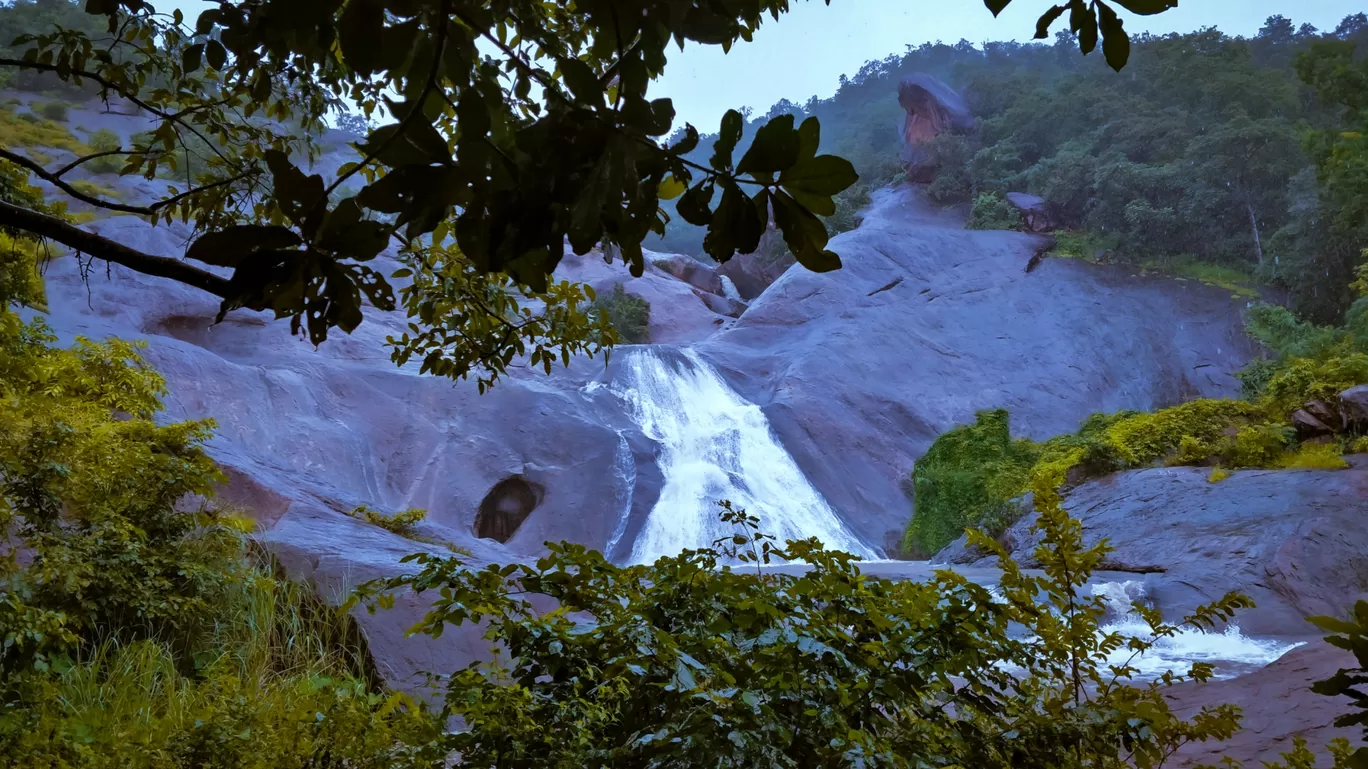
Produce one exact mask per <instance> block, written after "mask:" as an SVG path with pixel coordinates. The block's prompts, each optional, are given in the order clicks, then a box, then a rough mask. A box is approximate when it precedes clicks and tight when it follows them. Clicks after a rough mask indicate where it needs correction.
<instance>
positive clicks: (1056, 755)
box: [362, 486, 1249, 769]
mask: <svg viewBox="0 0 1368 769" xmlns="http://www.w3.org/2000/svg"><path fill="white" fill-rule="evenodd" d="M1035 491H1036V498H1037V500H1038V504H1039V505H1040V507H1039V509H1040V526H1041V528H1042V530H1043V532H1044V541H1045V542H1046V545H1045V546H1044V547H1042V548H1041V549H1040V550H1039V551H1038V554H1039V557H1040V558H1041V560H1042V563H1043V566H1044V572H1045V573H1046V574H1049V575H1052V576H1051V577H1049V578H1036V577H1030V576H1027V575H1026V574H1024V573H1023V572H1022V571H1021V570H1020V569H1018V568H1017V567H1016V565H1015V564H1014V563H1013V562H1012V561H1010V560H1009V559H1007V558H1006V557H1005V556H1003V557H1002V561H1001V562H1002V566H1003V569H1004V571H1003V575H1002V578H1001V581H1000V587H999V589H1000V593H998V594H996V595H995V594H994V593H993V592H990V591H989V590H988V589H987V588H985V587H983V586H980V585H977V584H974V583H972V582H969V581H967V580H965V579H964V578H963V577H961V576H958V575H956V574H954V573H951V572H940V573H938V574H937V575H936V576H935V577H934V578H933V579H932V580H931V581H928V582H925V583H916V582H896V581H886V580H880V579H869V578H868V577H866V576H865V575H862V574H861V573H860V570H859V568H858V567H857V564H856V562H855V561H854V559H853V558H852V556H850V555H848V554H844V553H837V552H831V551H827V550H825V549H823V548H822V546H821V544H820V543H819V542H817V541H816V540H807V541H801V542H789V543H786V544H783V545H780V544H778V543H776V542H774V541H773V540H771V539H769V538H768V537H765V536H763V535H762V534H760V533H759V532H758V531H757V530H756V528H755V526H756V519H754V518H751V517H749V516H747V515H745V513H744V512H743V511H737V510H732V509H731V507H730V506H729V505H726V504H725V503H724V505H723V510H724V512H723V519H724V521H727V522H730V523H732V524H734V525H735V526H736V529H735V534H734V535H733V536H731V537H727V538H725V539H723V540H719V541H718V543H715V544H714V546H713V547H712V548H704V549H701V550H696V551H687V552H685V553H683V554H681V555H679V556H677V557H673V558H662V559H660V560H658V561H656V562H655V563H654V564H652V565H649V566H630V567H622V566H616V565H614V564H612V563H609V562H607V561H606V560H604V558H603V556H602V555H601V554H599V553H597V552H594V551H590V550H587V549H586V548H584V547H582V546H580V545H574V544H569V543H560V544H551V543H548V553H547V554H546V555H545V556H543V557H542V558H541V559H540V560H538V561H537V562H536V563H535V564H533V563H520V564H512V565H509V566H506V567H502V568H498V567H490V568H489V569H482V570H478V571H476V570H471V569H466V568H464V567H463V566H462V565H461V564H460V562H459V560H457V559H441V558H434V557H431V556H417V557H414V558H413V561H414V563H415V564H416V565H417V566H418V567H419V569H420V571H419V572H418V573H417V574H414V575H410V576H405V577H400V578H396V579H392V580H385V581H382V582H377V583H372V584H369V585H366V586H364V587H363V588H362V594H363V596H364V597H366V598H367V599H368V603H369V604H370V605H371V606H386V605H389V604H390V603H391V602H392V601H393V600H394V599H395V596H394V592H395V591H410V590H411V591H415V592H418V593H421V594H423V595H424V596H426V595H428V594H439V595H440V596H441V597H440V598H438V599H437V602H436V604H435V605H434V608H433V610H432V611H431V612H430V613H429V614H428V615H427V617H426V618H425V619H424V620H423V621H422V622H421V623H420V624H419V625H418V627H417V628H416V631H418V632H423V633H430V634H433V635H436V634H439V633H442V632H443V631H444V630H448V629H449V628H450V626H453V625H454V626H463V625H478V626H481V627H484V628H486V630H485V637H486V638H487V639H489V641H490V642H491V643H492V644H497V645H498V646H499V647H500V648H502V649H504V650H505V654H504V657H503V658H502V659H501V660H500V661H498V662H497V663H494V664H490V665H486V666H472V667H470V668H467V669H465V670H461V671H459V672H457V673H456V674H455V675H453V676H452V677H451V678H449V679H448V680H447V683H446V696H445V702H446V707H447V711H448V712H449V713H450V715H452V716H453V717H458V718H460V719H461V721H462V723H463V724H464V725H465V728H463V729H459V730H455V731H451V732H447V733H445V734H443V735H442V736H441V737H440V741H439V743H438V744H439V745H440V746H441V748H442V750H441V752H443V753H451V754H459V755H460V756H461V760H462V761H463V762H464V763H465V764H468V765H470V766H495V765H509V766H528V767H532V766H586V767H600V766H678V767H684V766H715V767H735V768H737V769H740V768H742V767H746V768H749V767H761V766H763V767H799V766H832V767H840V766H909V767H910V766H972V767H976V768H977V769H1006V768H1007V767H1013V768H1014V769H1045V767H1050V769H1075V768H1081V767H1085V766H1086V767H1109V768H1113V769H1121V767H1126V766H1135V767H1155V766H1158V765H1160V764H1161V763H1162V760H1163V758H1164V757H1166V756H1167V755H1168V754H1169V753H1170V752H1171V751H1172V750H1174V749H1176V748H1177V747H1178V746H1180V745H1182V744H1183V743H1186V742H1188V741H1191V740H1204V739H1222V738H1225V737H1228V736H1229V735H1230V734H1231V733H1232V732H1233V731H1234V729H1235V728H1236V724H1237V722H1238V711H1237V710H1236V709H1234V708H1233V707H1231V706H1218V707H1215V708H1212V709H1210V710H1205V711H1204V712H1202V713H1200V714H1198V715H1195V716H1194V717H1193V719H1192V720H1191V721H1183V720H1181V719H1179V718H1178V717H1177V716H1175V715H1174V713H1173V712H1172V711H1171V710H1170V708H1169V704H1168V702H1167V700H1166V699H1165V697H1164V688H1165V686H1167V685H1168V684H1170V683H1172V682H1174V681H1176V680H1180V679H1182V678H1184V677H1186V676H1184V675H1183V671H1177V673H1178V676H1177V678H1174V679H1169V678H1167V677H1166V678H1165V679H1163V680H1161V681H1156V682H1155V683H1154V684H1153V685H1147V684H1143V683H1142V684H1139V685H1135V684H1134V682H1132V680H1131V679H1132V677H1133V676H1134V675H1135V669H1134V668H1133V667H1131V666H1130V664H1129V663H1128V662H1126V661H1125V660H1124V655H1122V656H1123V659H1122V660H1121V661H1119V662H1117V667H1116V668H1111V667H1109V666H1108V659H1109V657H1111V656H1112V653H1113V652H1115V651H1117V650H1119V649H1126V648H1129V649H1131V650H1143V649H1146V648H1149V646H1150V645H1151V644H1152V642H1153V640H1154V639H1155V638H1160V637H1166V636H1169V635H1172V634H1174V633H1175V632H1177V628H1176V627H1174V626H1166V625H1164V624H1163V623H1162V622H1161V621H1160V620H1159V618H1158V616H1157V614H1156V613H1155V612H1153V611H1150V610H1143V609H1142V610H1143V611H1145V614H1144V616H1145V617H1146V618H1147V619H1148V620H1149V621H1150V622H1151V623H1152V628H1151V630H1150V632H1148V633H1144V634H1142V636H1141V637H1138V638H1135V639H1134V640H1131V639H1127V638H1125V637H1123V636H1121V635H1119V634H1115V633H1105V632H1102V631H1101V628H1100V626H1101V623H1102V621H1103V617H1104V615H1105V612H1106V608H1105V606H1104V604H1103V602H1102V599H1101V598H1100V597H1098V596H1096V595H1089V594H1087V590H1086V587H1085V585H1086V583H1087V580H1088V579H1089V575H1090V573H1091V572H1092V571H1093V570H1094V569H1096V568H1097V565H1098V563H1099V562H1100V561H1101V559H1102V558H1103V557H1104V555H1105V554H1106V552H1107V547H1106V545H1105V544H1101V545H1097V546H1094V547H1092V548H1088V549H1084V548H1083V547H1082V529H1081V527H1080V526H1079V525H1078V523H1077V522H1076V521H1072V520H1070V519H1069V518H1068V516H1067V515H1065V514H1064V513H1063V512H1062V511H1061V510H1060V508H1059V505H1058V496H1057V495H1053V494H1052V493H1051V492H1050V490H1049V489H1048V488H1047V487H1046V486H1040V487H1038V488H1037V489H1036V490H1035ZM975 541H976V544H977V545H978V546H981V547H984V548H986V549H988V550H989V551H990V552H996V553H999V554H1001V549H1000V548H999V547H998V546H997V544H996V543H994V542H992V541H991V540H989V539H987V538H986V537H982V536H979V537H977V538H976V540H975ZM786 559H801V560H803V561H806V562H807V563H808V564H809V568H808V569H807V570H806V571H803V572H800V573H798V574H783V573H775V572H771V573H765V572H763V571H760V570H757V569H753V568H741V567H746V566H748V565H749V564H751V563H755V562H758V561H761V560H763V561H770V560H780V561H782V560H786ZM728 563H738V564H739V566H738V568H724V566H725V565H726V564H728ZM530 596H536V597H538V599H540V600H538V601H529V600H528V598H529V597H530ZM420 600H427V599H426V598H423V599H420ZM541 600H544V601H545V602H547V603H551V604H554V605H557V606H559V607H560V608H559V610H557V611H554V612H547V613H541V612H538V610H537V609H536V608H534V606H533V603H540V602H541ZM1248 605H1249V604H1248V601H1247V600H1245V599H1243V598H1241V597H1239V596H1234V595H1231V596H1226V597H1225V598H1223V599H1222V600H1221V601H1218V602H1217V603H1216V604H1213V605H1212V606H1209V607H1204V608H1203V609H1201V610H1199V611H1198V612H1197V615H1198V616H1197V617H1195V618H1194V620H1193V626H1195V627H1203V628H1209V627H1211V626H1212V624H1213V623H1214V622H1215V621H1217V620H1218V619H1222V618H1228V617H1229V616H1231V614H1232V613H1233V612H1234V611H1235V610H1236V609H1237V608H1239V607H1243V606H1248ZM1018 631H1020V632H1018ZM1128 644H1133V645H1129V647H1128ZM1187 672H1188V674H1189V675H1190V676H1191V677H1192V678H1195V679H1198V680H1202V679H1206V678H1208V677H1209V676H1210V673H1211V667H1210V666H1209V665H1207V664H1205V663H1198V664H1196V665H1194V666H1193V667H1192V669H1191V670H1190V671H1187ZM1122 746H1124V747H1122Z"/></svg>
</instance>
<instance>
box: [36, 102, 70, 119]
mask: <svg viewBox="0 0 1368 769" xmlns="http://www.w3.org/2000/svg"><path fill="white" fill-rule="evenodd" d="M37 112H38V114H39V115H42V116H43V117H44V118H47V119H48V120H52V121H55V122H58V123H65V122H66V121H67V117H68V114H67V113H68V110H67V105H66V104H64V103H62V102H60V101H50V102H48V103H46V104H44V105H42V106H41V107H39V108H38V110H37Z"/></svg>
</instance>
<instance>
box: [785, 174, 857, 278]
mask: <svg viewBox="0 0 1368 769" xmlns="http://www.w3.org/2000/svg"><path fill="white" fill-rule="evenodd" d="M772 197H773V201H774V223H775V226H777V227H778V228H779V229H780V231H781V232H783V235H784V242H785V243H787V244H788V247H789V250H790V251H792V252H793V256H794V258H795V259H797V260H798V263H799V264H801V265H803V266H804V267H806V268H808V269H809V270H812V271H813V272H829V271H831V270H835V269H839V268H840V266H841V258H840V257H839V256H837V255H836V253H835V252H833V251H828V250H826V244H827V240H828V235H827V231H826V225H824V224H822V220H821V219H818V218H817V217H816V216H815V215H814V214H813V213H812V212H811V211H808V210H806V209H805V208H803V207H802V206H800V205H799V204H798V202H797V201H795V200H794V199H793V198H792V197H790V196H789V195H788V193H785V192H782V191H781V192H776V193H774V195H773V196H772Z"/></svg>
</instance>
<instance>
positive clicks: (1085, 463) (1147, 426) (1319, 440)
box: [903, 271, 1368, 555]
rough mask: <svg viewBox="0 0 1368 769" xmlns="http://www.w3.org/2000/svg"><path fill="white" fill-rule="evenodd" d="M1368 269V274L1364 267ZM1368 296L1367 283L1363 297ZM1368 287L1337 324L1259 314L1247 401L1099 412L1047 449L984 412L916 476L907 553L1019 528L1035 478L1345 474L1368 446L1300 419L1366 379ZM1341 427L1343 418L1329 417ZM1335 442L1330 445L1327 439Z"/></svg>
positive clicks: (950, 435)
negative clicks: (1177, 469)
mask: <svg viewBox="0 0 1368 769" xmlns="http://www.w3.org/2000/svg"><path fill="white" fill-rule="evenodd" d="M1365 272H1368V271H1365ZM1364 289H1368V284H1365V285H1363V286H1362V287H1360V288H1359V289H1357V290H1359V291H1364ZM1365 308H1368V291H1364V295H1363V296H1361V297H1360V298H1359V299H1358V300H1356V301H1355V303H1354V304H1353V305H1352V306H1351V307H1350V309H1349V311H1348V312H1347V313H1346V314H1345V323H1344V325H1342V326H1340V327H1328V326H1318V325H1316V324H1313V323H1308V322H1306V321H1302V320H1299V319H1298V318H1297V317H1296V316H1294V315H1293V314H1292V313H1291V312H1289V311H1288V310H1287V309H1286V308H1283V307H1277V306H1273V305H1262V304H1261V305H1255V306H1253V307H1251V308H1250V310H1249V314H1248V319H1247V328H1248V331H1249V333H1250V335H1251V336H1252V337H1253V338H1254V339H1256V340H1257V341H1259V342H1260V343H1261V344H1262V345H1263V346H1264V348H1265V349H1266V350H1267V351H1268V352H1269V353H1271V357H1269V358H1265V359H1261V360H1257V361H1255V362H1254V363H1252V364H1250V366H1249V367H1248V368H1247V369H1246V370H1245V371H1244V372H1242V374H1241V378H1242V381H1243V385H1244V388H1243V389H1244V395H1245V398H1244V399H1242V400H1195V401H1190V402H1187V403H1182V404H1179V405H1177V406H1173V407H1170V408H1165V409H1160V410H1158V411H1155V412H1153V413H1137V412H1120V413H1117V414H1097V415H1094V416H1092V417H1090V418H1089V419H1088V420H1087V421H1085V422H1084V424H1083V426H1082V428H1081V429H1080V430H1079V431H1078V432H1077V433H1075V434H1073V435H1063V436H1058V437H1055V438H1051V439H1050V440H1048V441H1044V442H1040V443H1038V442H1035V441H1031V440H1029V439H1013V438H1012V437H1011V434H1010V430H1009V429H1008V415H1007V412H1006V411H1004V410H995V411H984V412H979V414H978V415H977V416H976V420H975V423H974V424H972V425H961V426H959V427H955V428H953V429H951V430H949V431H947V432H945V433H944V434H942V435H941V436H940V437H939V438H937V439H936V441H935V443H933V444H932V445H931V448H930V449H928V450H927V453H926V454H925V455H923V456H922V458H921V459H919V460H918V461H917V463H916V466H915V467H914V468H913V471H912V490H913V503H914V513H913V517H912V521H911V523H909V524H908V528H907V531H906V533H905V535H904V538H903V549H904V551H906V552H908V553H912V554H922V555H930V554H934V553H935V552H936V551H938V550H940V549H941V548H943V547H945V546H946V545H948V544H950V542H952V541H954V540H955V539H956V538H957V537H959V536H960V535H961V534H962V533H963V532H964V529H965V528H970V527H981V528H984V529H986V530H987V531H988V532H989V533H990V534H993V535H996V534H999V533H1000V532H1002V531H1003V530H1004V529H1006V527H1008V526H1010V525H1011V524H1012V523H1013V522H1014V521H1015V517H1014V516H1015V515H1016V514H1017V513H1018V512H1019V508H1018V506H1016V505H1014V504H1013V503H1012V500H1014V499H1016V498H1017V497H1019V496H1021V495H1022V494H1024V493H1026V491H1028V490H1029V488H1030V487H1031V484H1032V483H1033V480H1032V479H1034V478H1039V477H1042V476H1047V475H1054V474H1059V473H1067V474H1068V475H1067V476H1066V477H1068V479H1069V481H1070V483H1077V482H1078V481H1081V480H1083V479H1085V478H1089V477H1094V476H1096V475H1099V474H1103V473H1109V472H1115V471H1118V470H1129V469H1135V468H1141V467H1149V466H1152V465H1154V464H1166V465H1199V466H1211V467H1213V468H1215V469H1214V470H1213V474H1212V477H1213V478H1218V477H1223V476H1220V473H1221V472H1223V471H1224V470H1227V469H1230V468H1241V467H1269V468H1340V467H1344V466H1345V463H1344V460H1343V458H1342V456H1341V455H1342V454H1343V453H1344V452H1345V451H1349V452H1355V451H1360V450H1362V448H1363V438H1362V437H1360V436H1357V435H1354V434H1352V433H1349V432H1344V433H1341V434H1339V435H1336V436H1312V437H1311V438H1313V439H1309V440H1301V439H1299V437H1298V435H1297V430H1296V427H1295V426H1294V424H1293V421H1292V415H1293V413H1294V412H1295V411H1297V410H1298V409H1301V408H1303V406H1305V405H1306V404H1308V403H1320V404H1326V408H1327V409H1331V410H1333V407H1332V406H1331V405H1330V404H1334V403H1336V402H1337V401H1338V399H1339V395H1340V393H1342V392H1344V391H1345V390H1347V389H1349V388H1351V387H1353V386H1355V385H1360V384H1364V383H1368V334H1363V333H1362V331H1361V330H1360V329H1361V326H1359V325H1358V324H1359V323H1360V322H1361V319H1362V318H1363V316H1364V314H1365ZM1330 421H1331V422H1333V423H1334V427H1335V428H1338V427H1339V426H1340V421H1341V420H1339V419H1338V418H1335V419H1331V420H1330ZM1327 438H1329V439H1330V442H1329V443H1326V442H1324V441H1325V440H1326V439H1327Z"/></svg>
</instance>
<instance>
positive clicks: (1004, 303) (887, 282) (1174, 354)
mask: <svg viewBox="0 0 1368 769" xmlns="http://www.w3.org/2000/svg"><path fill="white" fill-rule="evenodd" d="M962 225H963V222H962V220H961V219H959V218H958V217H957V216H955V215H953V214H949V213H945V212H941V211H939V210H936V209H933V208H932V207H931V206H930V205H929V204H927V203H926V202H925V201H924V200H923V199H922V198H921V196H920V193H919V192H918V191H917V190H916V189H914V188H907V187H904V188H899V189H896V190H885V191H881V192H879V193H877V194H876V196H875V200H874V203H873V205H872V206H871V207H870V209H868V210H867V211H866V212H865V220H864V224H863V225H862V226H861V227H860V228H859V229H857V230H854V231H851V232H847V233H844V234H842V235H839V236H837V237H835V238H833V239H832V241H831V248H832V249H833V250H835V251H836V252H837V253H838V254H840V255H841V257H842V261H843V263H844V266H843V267H842V269H840V270H837V271H835V272H830V273H824V274H818V273H813V272H809V271H806V270H802V269H798V268H795V269H792V270H789V271H788V272H786V273H784V275H783V276H782V277H780V278H779V280H778V281H777V282H776V283H775V284H774V285H772V286H771V287H770V288H768V289H766V291H765V292H764V293H763V294H762V295H761V296H760V297H758V298H757V299H755V300H754V301H753V302H751V304H750V307H749V309H747V310H746V312H745V313H744V314H743V315H742V316H741V318H740V319H739V320H737V321H736V322H735V324H734V325H731V326H730V327H728V328H725V329H723V330H722V331H720V332H719V333H718V334H716V335H714V336H713V337H711V338H709V339H708V340H706V341H704V342H702V343H699V344H696V345H695V348H696V349H698V350H699V351H700V352H701V354H702V355H703V357H704V358H705V359H707V360H709V361H710V362H711V363H713V364H714V365H716V366H718V367H719V368H720V369H721V370H722V371H723V372H724V373H725V374H726V375H727V376H728V377H729V379H730V380H731V384H732V385H733V387H736V388H737V389H738V390H739V391H740V392H741V394H742V395H744V396H745V397H746V398H748V399H749V400H751V401H753V402H755V403H757V404H759V405H760V406H761V407H762V408H763V409H764V410H765V413H766V414H767V415H768V417H769V419H770V421H771V423H772V425H773V429H774V430H775V431H776V433H777V434H778V436H779V438H780V440H781V442H782V443H783V444H784V446H785V447H786V448H787V449H788V451H789V452H790V453H792V454H793V455H794V457H795V459H796V460H797V461H798V464H799V466H800V467H801V468H802V469H803V471H804V472H805V473H806V474H807V476H808V478H809V479H810V480H811V481H812V482H813V484H814V485H815V486H816V487H817V489H818V490H819V491H821V492H822V493H823V494H824V495H825V496H826V498H827V500H828V501H829V502H830V503H831V504H832V505H833V507H835V508H836V509H837V511H838V512H840V513H841V514H843V516H844V517H845V518H846V520H847V521H848V522H849V524H850V525H851V526H852V527H853V528H854V529H855V530H856V531H857V533H858V534H859V535H860V536H861V537H863V538H864V540H865V541H866V542H867V543H869V544H870V545H872V546H874V547H877V548H883V549H885V551H886V552H889V551H890V550H889V547H890V545H892V544H895V543H896V542H897V541H898V540H899V539H900V538H901V534H902V531H903V529H904V527H905V526H906V524H907V521H908V519H909V518H910V517H911V513H912V507H911V502H910V501H909V500H908V498H907V496H906V494H905V493H904V492H903V480H904V479H905V478H906V477H907V475H908V473H910V472H911V470H912V464H913V461H914V460H915V459H916V458H917V457H919V456H921V454H922V453H923V452H925V451H926V449H927V447H928V446H930V444H931V442H932V441H933V440H934V439H935V438H936V436H938V435H939V434H940V433H941V432H943V431H945V430H946V429H948V428H950V427H952V426H954V425H956V424H961V423H965V422H970V421H972V420H973V415H974V412H975V411H976V410H979V409H985V408H998V407H1004V408H1007V409H1009V410H1010V411H1011V413H1012V422H1013V429H1014V430H1015V431H1016V432H1018V433H1019V434H1023V435H1029V436H1031V437H1035V438H1047V437H1051V436H1054V435H1058V434H1060V433H1064V432H1072V431H1074V430H1076V429H1077V428H1078V425H1079V424H1080V423H1081V422H1082V420H1083V419H1085V418H1086V417H1087V416H1089V415H1090V414H1093V413H1096V412H1099V411H1117V410H1121V409H1153V408H1157V407H1161V406H1166V405H1172V404H1175V403H1178V402H1181V401H1184V400H1188V399H1191V398H1195V397H1211V396H1234V395H1237V394H1238V393H1239V382H1238V381H1237V380H1236V379H1235V378H1234V376H1233V374H1234V372H1236V371H1238V370H1239V369H1240V368H1241V367H1242V366H1243V365H1244V364H1245V362H1246V361H1247V360H1248V359H1249V356H1250V355H1251V347H1250V343H1249V341H1248V339H1247V337H1246V336H1245V334H1244V332H1243V328H1242V318H1241V312H1240V308H1241V305H1240V304H1238V303H1237V302H1235V301H1233V300H1232V299H1231V297H1230V294H1229V293H1228V292H1226V291H1224V290H1221V289H1218V288H1214V287H1211V286H1206V285H1202V284H1198V283H1184V282H1178V281H1173V280H1165V279H1149V278H1137V277H1135V276H1133V275H1131V274H1129V273H1128V272H1125V271H1123V270H1119V269H1108V268H1099V267H1097V266H1094V265H1088V264H1083V263H1079V262H1075V261H1072V260H1065V259H1045V260H1044V261H1043V262H1042V263H1041V264H1040V266H1039V267H1037V268H1036V269H1035V270H1033V271H1032V272H1030V273H1026V272H1025V267H1026V265H1027V263H1028V262H1029V261H1030V259H1031V257H1032V255H1033V254H1034V253H1035V248H1036V245H1037V244H1038V242H1039V240H1040V238H1039V236H1033V235H1027V234H1023V233H1014V232H995V231H969V230H965V229H963V226H962Z"/></svg>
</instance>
